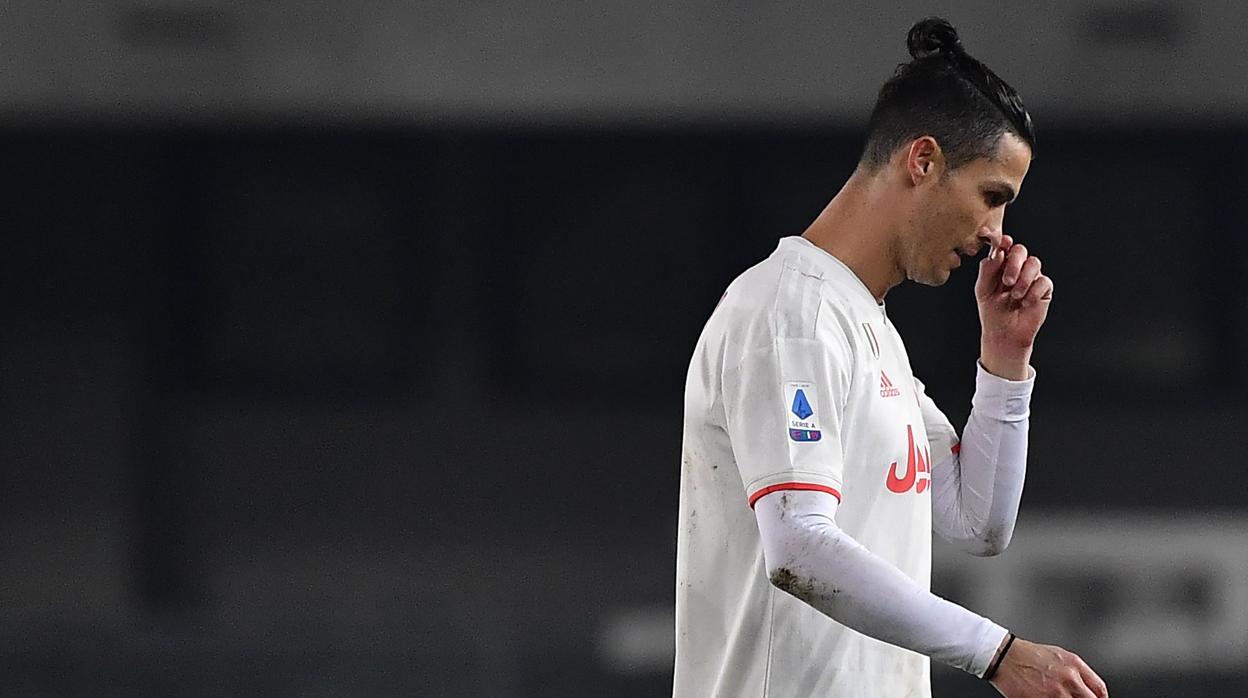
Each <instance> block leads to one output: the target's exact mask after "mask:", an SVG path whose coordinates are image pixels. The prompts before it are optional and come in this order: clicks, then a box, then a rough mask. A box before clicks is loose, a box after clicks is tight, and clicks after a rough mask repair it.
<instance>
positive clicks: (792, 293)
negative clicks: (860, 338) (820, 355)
mask: <svg viewBox="0 0 1248 698" xmlns="http://www.w3.org/2000/svg"><path fill="white" fill-rule="evenodd" d="M843 285H844V284H843V282H842V280H840V279H838V278H837V277H836V275H835V274H832V273H829V270H828V269H827V268H826V265H821V264H820V263H819V262H818V260H815V259H812V258H811V257H810V256H809V255H807V254H802V253H801V252H800V250H799V251H793V250H787V251H786V250H785V249H783V248H781V249H778V250H777V251H776V252H775V253H774V254H772V255H771V256H770V257H768V258H767V259H765V260H763V261H761V262H759V263H758V264H756V265H754V266H753V267H750V268H749V269H747V270H746V271H745V272H743V273H742V274H741V275H740V276H738V277H737V278H736V279H735V280H734V281H733V282H732V284H731V285H729V287H728V291H727V292H726V293H725V295H724V298H723V300H722V301H721V307H720V309H719V312H720V313H722V315H723V316H724V321H725V326H724V329H725V331H726V332H728V333H729V334H734V335H736V337H735V339H736V340H737V341H738V342H739V343H740V344H742V345H745V346H744V347H743V348H745V349H752V348H758V347H762V346H765V345H768V344H771V343H772V342H775V341H778V340H817V341H821V342H824V343H828V342H832V343H836V344H840V345H842V346H843V345H844V344H847V343H848V342H846V340H847V339H848V335H849V334H850V333H852V332H853V328H854V327H855V326H856V323H855V322H854V320H853V318H854V317H855V314H856V312H857V309H856V308H855V307H854V303H853V302H852V300H851V299H850V298H849V296H848V294H847V293H846V290H845V289H844V288H842V287H843ZM717 314H718V313H717Z"/></svg>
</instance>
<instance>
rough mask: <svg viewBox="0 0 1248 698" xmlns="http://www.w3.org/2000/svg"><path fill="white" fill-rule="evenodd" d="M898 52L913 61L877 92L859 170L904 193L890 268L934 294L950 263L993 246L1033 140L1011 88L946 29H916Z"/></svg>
mask: <svg viewBox="0 0 1248 698" xmlns="http://www.w3.org/2000/svg"><path fill="white" fill-rule="evenodd" d="M907 45H908V47H909V49H910V55H911V56H912V57H913V60H912V61H910V62H909V63H905V64H902V65H901V66H899V67H898V68H897V72H896V73H895V74H894V75H893V77H892V78H890V79H889V80H888V82H886V83H884V86H883V87H882V88H880V94H879V97H878V99H877V100H876V104H875V108H874V110H872V113H871V120H870V123H869V126H868V134H867V143H866V147H865V148H864V151H863V154H862V159H861V161H860V163H859V168H860V169H861V170H863V171H864V172H865V173H868V174H879V175H884V176H886V177H888V179H890V180H891V181H894V182H896V183H897V184H899V185H901V186H902V188H903V189H904V190H905V193H904V195H903V196H904V199H903V200H902V201H898V202H897V203H898V204H900V205H901V207H902V208H903V209H904V212H905V214H906V215H905V224H904V225H903V226H902V227H901V229H899V230H898V231H897V239H895V240H894V241H893V247H894V253H895V256H896V258H897V259H896V261H897V263H898V265H899V266H900V267H901V269H902V271H903V272H904V273H905V275H906V276H907V277H908V278H910V279H913V280H915V281H918V282H920V283H925V284H930V285H937V284H941V283H944V282H945V281H946V280H947V279H948V278H949V272H950V271H951V270H952V269H953V268H954V267H956V266H958V264H960V260H959V259H958V254H959V253H962V254H974V253H975V252H977V251H978V250H979V248H980V247H981V245H982V244H983V243H985V242H989V243H991V242H992V241H994V240H998V239H999V238H1000V236H1001V226H1002V219H1003V216H1004V209H1005V204H1007V203H1009V202H1010V201H1011V200H1012V199H1013V198H1014V197H1015V196H1016V195H1017V194H1018V191H1019V188H1020V186H1021V185H1022V181H1023V178H1024V177H1025V176H1026V174H1027V169H1028V167H1029V166H1030V164H1031V157H1032V153H1033V151H1034V148H1035V130H1034V128H1033V127H1032V123H1031V117H1030V116H1029V115H1028V114H1027V110H1026V109H1025V108H1024V107H1023V103H1022V100H1021V99H1020V98H1019V96H1018V93H1017V92H1016V91H1014V88H1012V87H1010V86H1009V85H1008V84H1007V83H1006V82H1005V81H1004V80H1002V79H1001V78H999V77H997V75H996V74H995V73H993V72H992V71H991V70H989V69H988V67H987V66H985V65H984V64H983V63H980V62H979V61H977V60H976V59H975V58H973V57H971V56H970V55H969V54H967V53H966V51H965V50H964V49H963V48H962V44H961V41H960V40H959V39H958V35H957V32H956V31H955V30H954V28H953V27H952V26H951V25H950V24H949V23H948V22H946V21H945V20H943V19H938V18H931V19H925V20H923V21H921V22H919V23H918V24H915V25H914V27H912V28H911V29H910V34H909V37H908V38H907Z"/></svg>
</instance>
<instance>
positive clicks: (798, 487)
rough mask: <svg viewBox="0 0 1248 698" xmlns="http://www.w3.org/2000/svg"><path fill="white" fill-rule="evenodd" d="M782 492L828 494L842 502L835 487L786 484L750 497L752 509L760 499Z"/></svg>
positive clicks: (766, 489)
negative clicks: (796, 491)
mask: <svg viewBox="0 0 1248 698" xmlns="http://www.w3.org/2000/svg"><path fill="white" fill-rule="evenodd" d="M781 490H805V491H809V492H827V493H828V494H830V495H832V496H833V497H836V501H837V502H840V501H841V493H840V492H837V491H836V489H835V488H833V487H828V486H827V485H816V484H814V483H810V482H784V483H781V484H779V485H772V486H770V487H764V488H763V489H761V490H759V491H757V492H755V493H754V494H752V495H750V508H751V509H753V508H754V502H757V501H758V500H759V499H760V498H762V497H766V496H767V495H769V494H771V493H772V492H779V491H781Z"/></svg>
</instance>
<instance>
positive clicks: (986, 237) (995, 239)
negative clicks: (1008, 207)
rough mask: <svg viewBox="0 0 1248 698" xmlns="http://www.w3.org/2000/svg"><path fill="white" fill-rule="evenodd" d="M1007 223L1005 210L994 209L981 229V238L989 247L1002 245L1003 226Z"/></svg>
mask: <svg viewBox="0 0 1248 698" xmlns="http://www.w3.org/2000/svg"><path fill="white" fill-rule="evenodd" d="M1004 223H1005V212H1004V211H1002V210H1001V209H1000V208H998V209H996V210H994V211H993V212H992V215H991V216H990V217H989V218H988V220H987V221H985V222H984V225H983V227H981V228H980V229H979V239H980V240H983V241H984V243H985V244H987V245H988V246H989V247H1000V246H1001V235H1002V232H1001V228H1002V225H1003V224H1004Z"/></svg>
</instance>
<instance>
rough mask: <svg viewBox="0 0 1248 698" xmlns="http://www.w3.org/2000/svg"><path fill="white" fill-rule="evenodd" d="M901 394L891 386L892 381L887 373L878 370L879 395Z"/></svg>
mask: <svg viewBox="0 0 1248 698" xmlns="http://www.w3.org/2000/svg"><path fill="white" fill-rule="evenodd" d="M898 395H901V391H900V390H898V389H897V388H895V387H893V382H892V381H890V380H889V379H888V374H887V373H885V372H883V371H880V397H897V396H898Z"/></svg>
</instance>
